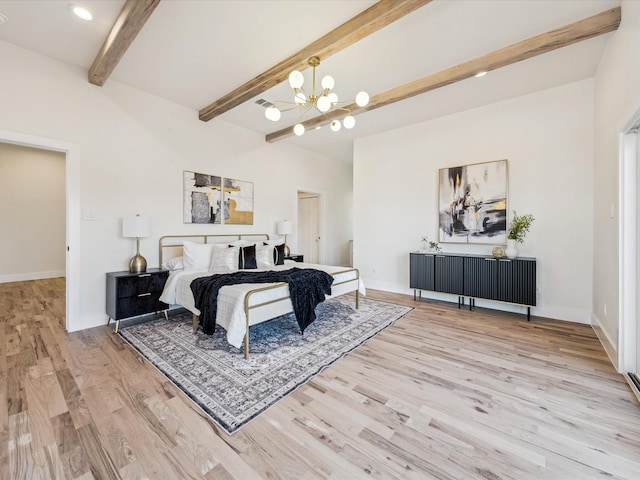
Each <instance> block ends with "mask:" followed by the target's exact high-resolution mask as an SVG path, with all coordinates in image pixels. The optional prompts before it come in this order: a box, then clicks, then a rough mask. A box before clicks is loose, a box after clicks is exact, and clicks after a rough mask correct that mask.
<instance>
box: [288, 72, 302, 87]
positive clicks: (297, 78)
mask: <svg viewBox="0 0 640 480" xmlns="http://www.w3.org/2000/svg"><path fill="white" fill-rule="evenodd" d="M303 83H304V77H303V76H302V73H300V72H299V71H298V70H294V71H293V72H291V73H290V74H289V85H290V86H291V88H301V87H302V84H303Z"/></svg>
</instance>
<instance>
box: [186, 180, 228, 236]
mask: <svg viewBox="0 0 640 480" xmlns="http://www.w3.org/2000/svg"><path fill="white" fill-rule="evenodd" d="M183 184H184V202H183V208H184V215H183V217H184V223H217V224H219V225H220V224H222V177H218V176H216V175H207V174H205V173H197V172H189V171H187V170H185V171H184V172H183Z"/></svg>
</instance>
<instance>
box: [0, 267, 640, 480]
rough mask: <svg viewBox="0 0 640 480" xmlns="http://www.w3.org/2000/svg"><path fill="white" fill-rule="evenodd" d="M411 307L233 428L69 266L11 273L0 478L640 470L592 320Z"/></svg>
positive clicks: (622, 389) (2, 306) (1, 376)
mask: <svg viewBox="0 0 640 480" xmlns="http://www.w3.org/2000/svg"><path fill="white" fill-rule="evenodd" d="M369 297H370V298H376V299H380V300H385V301H389V302H394V303H402V304H407V305H410V306H413V307H415V309H414V310H413V311H412V312H411V313H410V314H409V315H407V316H406V317H405V318H403V319H401V320H399V321H398V322H396V324H395V325H393V326H392V327H390V328H388V329H387V330H385V331H384V332H382V333H380V334H379V335H377V336H376V337H374V338H373V339H371V340H369V341H368V342H367V343H366V344H365V345H363V346H361V347H360V348H358V349H356V350H355V351H353V352H351V353H350V354H349V355H348V356H346V357H345V358H343V359H342V360H340V361H338V362H337V363H335V364H334V365H332V366H331V367H329V368H327V369H326V370H324V371H323V372H322V373H321V374H320V375H318V376H317V377H315V378H314V379H313V380H312V381H311V382H309V383H308V384H306V385H304V386H302V387H301V388H299V389H298V390H297V391H296V392H294V393H293V394H291V395H289V396H288V397H287V398H285V399H284V400H282V401H281V402H279V403H278V404H276V405H275V406H274V407H272V408H271V409H269V410H268V411H267V412H266V413H265V414H263V415H262V416H260V417H258V418H257V419H255V420H254V421H252V422H251V423H250V424H249V425H247V426H246V427H244V428H243V429H242V430H240V431H239V432H238V433H236V434H235V435H234V436H232V437H230V436H228V435H226V434H225V433H224V432H222V431H220V430H219V429H218V428H217V427H216V426H215V424H213V423H212V422H210V421H209V420H207V418H205V417H204V416H203V414H202V413H201V412H200V411H199V410H198V409H197V408H195V407H194V406H193V405H192V403H191V401H190V400H188V399H187V398H186V397H185V396H183V395H182V394H181V392H180V391H179V390H177V389H176V388H175V387H174V386H173V385H172V384H171V383H169V382H168V381H167V380H166V379H165V378H164V377H163V376H162V375H161V374H160V373H158V372H157V371H156V370H155V369H154V368H153V367H151V366H150V365H148V364H147V363H146V362H145V361H143V360H142V359H141V358H140V357H139V356H138V355H137V354H136V353H135V352H134V351H133V350H132V349H131V348H129V346H128V345H126V344H125V343H124V342H123V341H122V340H121V339H120V337H118V336H117V335H115V334H114V333H113V330H112V328H108V327H106V326H104V327H97V328H93V329H90V330H85V331H81V332H76V333H71V334H68V333H66V332H65V331H64V312H65V308H64V279H52V280H39V281H30V282H19V283H8V284H0V312H1V313H0V478H2V479H29V480H31V479H82V480H88V479H91V478H95V479H118V478H123V479H142V478H149V479H154V480H155V479H172V480H175V479H198V478H199V479H209V480H211V479H238V480H250V479H328V478H331V479H349V480H350V479H361V478H363V479H364V478H377V479H465V480H466V479H491V480H497V479H517V480H523V479H524V480H526V479H562V480H566V479H581V480H582V479H592V478H593V479H595V478H611V479H638V478H640V405H639V404H638V402H637V400H636V398H635V397H634V395H633V394H632V392H631V391H630V389H629V387H628V385H627V383H626V382H625V380H624V379H623V378H622V376H620V375H618V374H617V373H616V372H615V371H614V369H613V367H612V366H611V364H610V362H609V360H608V359H607V357H606V354H605V352H604V350H603V349H602V347H601V346H600V344H599V343H598V340H597V338H596V336H595V334H594V333H593V331H592V330H591V328H590V327H588V326H585V325H577V324H570V323H566V322H559V321H551V320H545V319H538V318H535V317H533V318H532V321H531V322H527V321H526V318H525V316H524V315H513V314H508V313H503V312H495V311H488V310H482V309H477V310H474V311H473V312H469V311H467V310H464V309H462V310H459V309H458V308H457V305H449V304H443V303H436V302H414V301H413V298H412V297H410V296H403V295H396V294H388V293H382V292H369Z"/></svg>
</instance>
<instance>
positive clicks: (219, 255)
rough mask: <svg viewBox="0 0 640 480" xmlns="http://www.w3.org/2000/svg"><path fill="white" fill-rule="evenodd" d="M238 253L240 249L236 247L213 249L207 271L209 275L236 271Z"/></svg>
mask: <svg viewBox="0 0 640 480" xmlns="http://www.w3.org/2000/svg"><path fill="white" fill-rule="evenodd" d="M239 251H240V249H239V248H238V247H231V248H228V247H225V248H216V249H214V250H213V255H212V257H211V265H210V266H209V271H210V272H211V273H231V272H235V271H237V270H238V253H239Z"/></svg>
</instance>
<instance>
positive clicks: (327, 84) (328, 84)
mask: <svg viewBox="0 0 640 480" xmlns="http://www.w3.org/2000/svg"><path fill="white" fill-rule="evenodd" d="M335 84H336V82H335V80H334V79H333V77H332V76H331V75H326V76H324V77H322V88H323V89H324V90H331V89H332V88H333V87H334V86H335Z"/></svg>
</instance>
